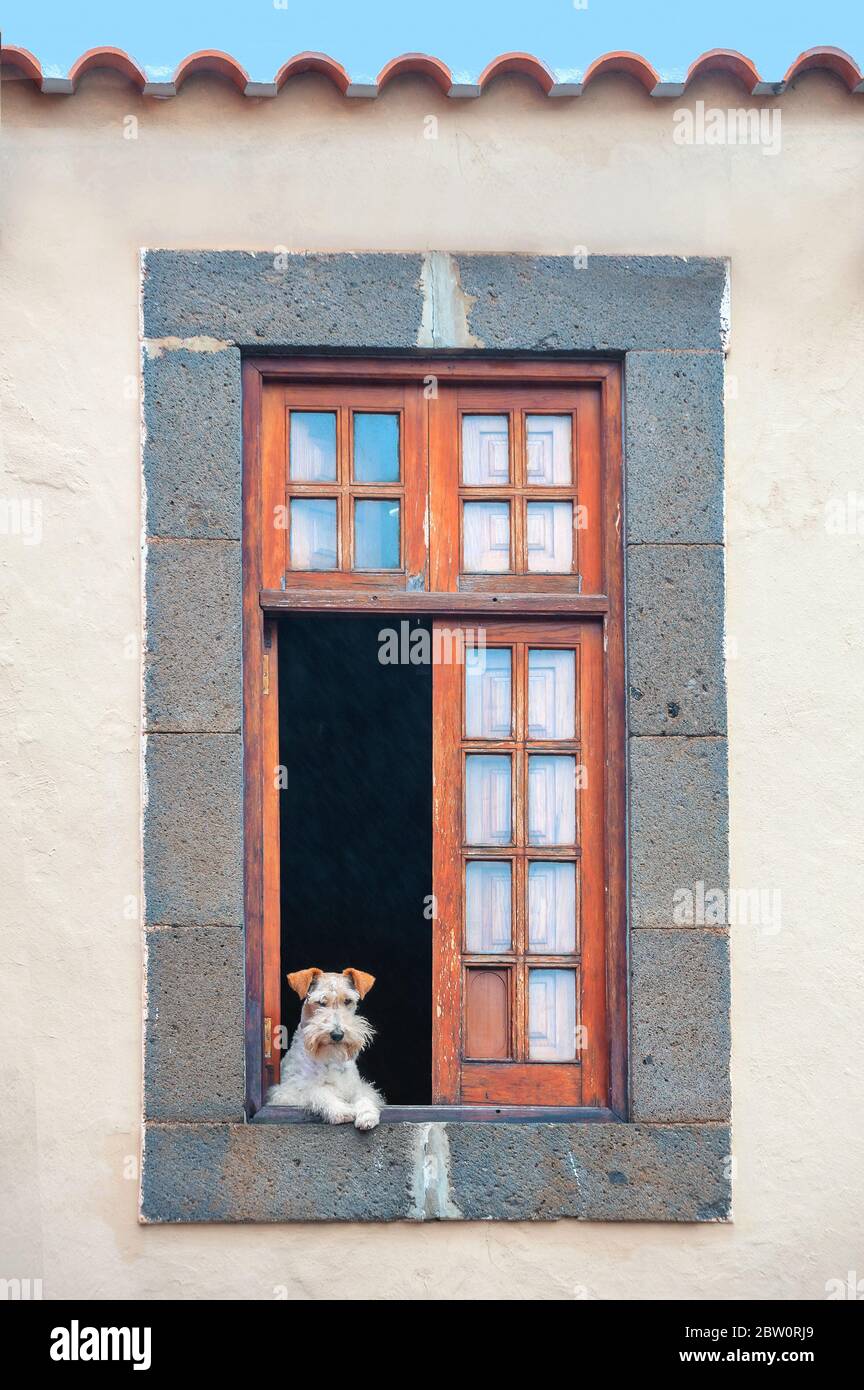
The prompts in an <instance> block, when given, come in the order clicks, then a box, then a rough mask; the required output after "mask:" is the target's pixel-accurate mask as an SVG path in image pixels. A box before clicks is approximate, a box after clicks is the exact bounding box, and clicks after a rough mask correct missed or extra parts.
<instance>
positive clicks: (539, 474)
mask: <svg viewBox="0 0 864 1390" xmlns="http://www.w3.org/2000/svg"><path fill="white" fill-rule="evenodd" d="M525 423H526V426H527V436H528V439H527V442H528V482H529V483H531V484H532V485H533V486H535V487H537V486H541V485H546V486H553V485H554V486H555V487H566V486H567V484H568V483H572V481H573V465H572V462H571V457H572V452H573V445H572V434H573V421H572V419H571V417H570V416H569V415H529V416H527V417H526V421H525Z"/></svg>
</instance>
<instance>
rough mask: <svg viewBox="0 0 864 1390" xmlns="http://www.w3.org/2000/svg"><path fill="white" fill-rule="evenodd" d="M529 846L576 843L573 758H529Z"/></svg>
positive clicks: (574, 770) (574, 769) (554, 756)
mask: <svg viewBox="0 0 864 1390" xmlns="http://www.w3.org/2000/svg"><path fill="white" fill-rule="evenodd" d="M528 843H529V845H573V844H575V843H576V759H575V758H569V757H560V756H558V755H557V754H554V755H550V756H548V757H546V756H541V755H539V754H538V755H536V756H534V757H531V758H529V759H528Z"/></svg>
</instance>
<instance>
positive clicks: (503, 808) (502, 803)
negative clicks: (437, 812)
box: [465, 753, 572, 845]
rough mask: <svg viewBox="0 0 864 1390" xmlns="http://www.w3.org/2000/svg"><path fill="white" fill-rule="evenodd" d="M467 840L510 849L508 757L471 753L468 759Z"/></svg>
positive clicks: (466, 793) (466, 764) (471, 842)
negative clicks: (508, 846)
mask: <svg viewBox="0 0 864 1390" xmlns="http://www.w3.org/2000/svg"><path fill="white" fill-rule="evenodd" d="M571 762H572V759H571ZM465 838H466V840H467V842H468V844H469V845H509V843H510V759H509V758H508V757H506V756H502V755H500V754H498V755H491V754H488V753H470V754H469V755H468V757H467V758H466V759H465Z"/></svg>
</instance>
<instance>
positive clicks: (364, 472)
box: [354, 411, 399, 483]
mask: <svg viewBox="0 0 864 1390" xmlns="http://www.w3.org/2000/svg"><path fill="white" fill-rule="evenodd" d="M354 481H355V482H357V483H398V481H399V416H398V415H367V414H361V413H360V412H359V411H358V412H357V414H355V416H354Z"/></svg>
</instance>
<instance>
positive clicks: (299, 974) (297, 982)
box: [287, 965, 324, 999]
mask: <svg viewBox="0 0 864 1390" xmlns="http://www.w3.org/2000/svg"><path fill="white" fill-rule="evenodd" d="M323 974H324V971H323V970H319V969H318V966H317V965H313V966H312V968H311V970H295V971H294V973H293V974H292V975H288V976H287V979H288V983H289V985H290V986H291V988H292V989H293V991H294V993H295V994H299V995H300V998H301V999H305V998H306V995H307V994H308V993H309V989H310V986H311V985H312V984H313V983H314V981H315V980H316V979H317V978H318V976H319V975H323Z"/></svg>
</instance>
